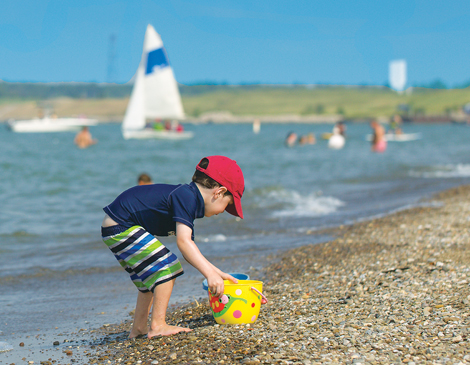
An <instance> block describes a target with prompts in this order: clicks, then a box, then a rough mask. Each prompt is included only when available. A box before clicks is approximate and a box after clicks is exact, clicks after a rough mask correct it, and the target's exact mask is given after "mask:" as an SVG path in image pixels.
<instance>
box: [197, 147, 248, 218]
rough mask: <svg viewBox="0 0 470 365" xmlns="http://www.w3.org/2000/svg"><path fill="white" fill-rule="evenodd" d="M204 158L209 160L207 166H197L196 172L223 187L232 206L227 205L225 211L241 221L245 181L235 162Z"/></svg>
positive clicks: (217, 157) (224, 158)
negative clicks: (231, 200)
mask: <svg viewBox="0 0 470 365" xmlns="http://www.w3.org/2000/svg"><path fill="white" fill-rule="evenodd" d="M204 158H207V159H208V160H209V165H208V166H207V168H205V169H204V168H203V167H201V166H199V164H198V165H197V166H196V170H198V171H201V172H203V173H204V174H206V175H207V176H209V177H210V178H212V179H214V180H215V181H217V182H218V183H219V184H220V185H222V186H225V187H226V188H227V190H228V191H229V192H230V193H232V195H233V204H229V205H227V208H226V209H225V210H226V211H227V212H228V213H230V214H232V215H234V216H236V217H240V218H242V219H243V211H242V203H241V198H242V195H243V192H244V191H245V179H244V178H243V173H242V169H241V168H240V166H238V164H237V162H236V161H235V160H231V159H230V158H228V157H225V156H207V157H204ZM204 158H203V159H204ZM203 159H202V160H203ZM202 160H201V161H202ZM199 163H201V162H199Z"/></svg>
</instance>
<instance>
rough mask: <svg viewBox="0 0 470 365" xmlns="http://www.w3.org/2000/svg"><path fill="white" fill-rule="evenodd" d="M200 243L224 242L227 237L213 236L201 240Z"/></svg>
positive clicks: (221, 235)
mask: <svg viewBox="0 0 470 365" xmlns="http://www.w3.org/2000/svg"><path fill="white" fill-rule="evenodd" d="M202 241H203V242H225V241H227V237H226V236H225V235H223V234H214V235H211V236H207V237H204V238H202Z"/></svg>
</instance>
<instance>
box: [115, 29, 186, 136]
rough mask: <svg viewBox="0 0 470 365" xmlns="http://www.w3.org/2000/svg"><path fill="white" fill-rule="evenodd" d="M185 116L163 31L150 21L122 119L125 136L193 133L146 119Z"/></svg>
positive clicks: (174, 118)
mask: <svg viewBox="0 0 470 365" xmlns="http://www.w3.org/2000/svg"><path fill="white" fill-rule="evenodd" d="M183 119H184V110H183V104H182V102H181V96H180V93H179V90H178V84H177V83H176V80H175V76H174V75H173V70H172V68H171V67H170V63H169V60H168V56H167V54H166V51H165V48H164V47H163V42H162V39H161V37H160V35H159V34H158V33H157V32H156V31H155V29H154V28H153V27H152V26H151V25H150V24H149V25H148V26H147V31H146V32H145V39H144V48H143V52H142V58H141V61H140V64H139V67H138V68H137V73H136V77H135V82H134V87H133V89H132V94H131V97H130V100H129V104H128V106H127V110H126V114H125V116H124V121H123V123H122V135H123V137H124V139H130V138H137V139H148V138H155V139H170V140H181V139H190V138H192V137H193V133H192V132H185V131H181V130H178V129H177V128H171V129H164V128H160V129H157V128H149V127H147V125H148V123H147V120H150V121H152V120H159V121H163V120H173V123H169V124H172V125H175V124H177V122H175V121H180V120H183Z"/></svg>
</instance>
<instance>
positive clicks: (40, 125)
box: [7, 118, 98, 133]
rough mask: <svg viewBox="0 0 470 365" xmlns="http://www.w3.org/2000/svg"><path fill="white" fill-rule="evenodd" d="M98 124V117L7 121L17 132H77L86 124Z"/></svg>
mask: <svg viewBox="0 0 470 365" xmlns="http://www.w3.org/2000/svg"><path fill="white" fill-rule="evenodd" d="M97 124H98V121H97V120H96V119H86V118H44V119H31V120H9V121H8V122H7V125H8V127H9V128H10V129H11V130H12V131H13V132H17V133H48V132H75V131H78V130H79V129H80V128H82V127H84V126H94V125H97Z"/></svg>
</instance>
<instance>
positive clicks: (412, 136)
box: [366, 133, 422, 142]
mask: <svg viewBox="0 0 470 365" xmlns="http://www.w3.org/2000/svg"><path fill="white" fill-rule="evenodd" d="M384 137H385V140H386V141H390V142H409V141H416V140H418V139H421V138H422V135H421V133H399V134H395V133H385V136H384ZM366 140H367V141H372V134H368V135H367V136H366Z"/></svg>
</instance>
